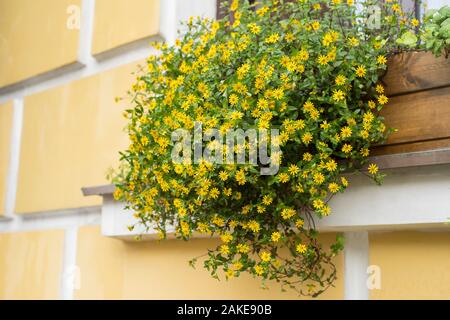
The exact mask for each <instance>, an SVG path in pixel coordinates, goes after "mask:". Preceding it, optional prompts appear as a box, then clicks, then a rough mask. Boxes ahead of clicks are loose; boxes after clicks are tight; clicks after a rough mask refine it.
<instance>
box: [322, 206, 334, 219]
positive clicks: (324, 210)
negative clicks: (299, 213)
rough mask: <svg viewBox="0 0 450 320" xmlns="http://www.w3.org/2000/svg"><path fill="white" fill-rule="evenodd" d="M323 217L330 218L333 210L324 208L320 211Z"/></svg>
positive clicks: (327, 207)
mask: <svg viewBox="0 0 450 320" xmlns="http://www.w3.org/2000/svg"><path fill="white" fill-rule="evenodd" d="M320 211H321V213H322V215H323V216H325V217H326V216H329V215H330V213H331V208H330V207H329V206H324V207H323V208H322V210H320Z"/></svg>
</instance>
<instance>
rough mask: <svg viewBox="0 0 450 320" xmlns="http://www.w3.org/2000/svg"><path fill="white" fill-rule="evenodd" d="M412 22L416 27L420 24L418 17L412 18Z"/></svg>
mask: <svg viewBox="0 0 450 320" xmlns="http://www.w3.org/2000/svg"><path fill="white" fill-rule="evenodd" d="M411 24H412V25H413V26H414V27H417V26H418V25H419V20H417V19H416V18H414V19H412V20H411Z"/></svg>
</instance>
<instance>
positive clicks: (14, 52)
mask: <svg viewBox="0 0 450 320" xmlns="http://www.w3.org/2000/svg"><path fill="white" fill-rule="evenodd" d="M80 3H81V0H39V1H31V0H13V1H12V0H0V70H1V72H0V87H3V86H6V85H9V84H12V83H16V82H18V81H21V80H24V79H26V78H29V77H32V76H36V75H38V74H41V73H43V72H46V71H49V70H52V69H55V68H58V67H61V66H64V65H67V64H70V63H72V62H75V61H76V58H77V50H78V49H77V47H78V37H79V35H78V34H79V31H78V30H76V29H75V30H69V29H68V28H67V26H66V22H67V19H68V17H69V15H68V14H67V8H68V6H69V5H78V6H80Z"/></svg>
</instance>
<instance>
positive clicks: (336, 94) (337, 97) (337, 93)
mask: <svg viewBox="0 0 450 320" xmlns="http://www.w3.org/2000/svg"><path fill="white" fill-rule="evenodd" d="M344 99H345V94H344V92H343V91H342V90H334V91H333V100H334V101H336V102H339V101H341V100H344Z"/></svg>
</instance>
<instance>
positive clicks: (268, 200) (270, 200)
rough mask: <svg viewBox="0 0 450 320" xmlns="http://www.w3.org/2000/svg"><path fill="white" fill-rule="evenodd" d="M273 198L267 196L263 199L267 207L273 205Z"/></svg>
mask: <svg viewBox="0 0 450 320" xmlns="http://www.w3.org/2000/svg"><path fill="white" fill-rule="evenodd" d="M272 201H273V200H272V197H271V196H269V195H265V196H264V197H263V200H262V202H263V203H264V204H265V205H266V206H268V205H270V204H271V203H272Z"/></svg>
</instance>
